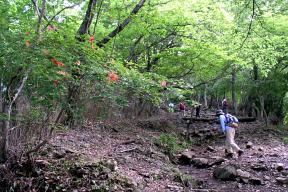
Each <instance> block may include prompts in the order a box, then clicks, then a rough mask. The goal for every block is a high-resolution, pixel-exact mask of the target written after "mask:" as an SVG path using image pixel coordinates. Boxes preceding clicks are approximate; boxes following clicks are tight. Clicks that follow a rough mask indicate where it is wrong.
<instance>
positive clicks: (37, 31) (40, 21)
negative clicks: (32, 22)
mask: <svg viewBox="0 0 288 192" xmlns="http://www.w3.org/2000/svg"><path fill="white" fill-rule="evenodd" d="M45 10H46V0H43V2H42V9H41V13H40V16H39V17H38V24H37V28H36V34H37V35H39V34H40V27H41V23H42V18H43V16H44V14H45Z"/></svg>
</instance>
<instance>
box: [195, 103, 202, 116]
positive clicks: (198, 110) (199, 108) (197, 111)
mask: <svg viewBox="0 0 288 192" xmlns="http://www.w3.org/2000/svg"><path fill="white" fill-rule="evenodd" d="M200 110H201V104H198V105H197V106H196V117H199V118H200Z"/></svg>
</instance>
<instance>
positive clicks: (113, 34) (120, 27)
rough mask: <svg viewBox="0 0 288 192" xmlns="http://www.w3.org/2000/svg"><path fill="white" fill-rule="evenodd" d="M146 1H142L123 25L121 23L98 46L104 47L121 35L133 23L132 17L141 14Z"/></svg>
mask: <svg viewBox="0 0 288 192" xmlns="http://www.w3.org/2000/svg"><path fill="white" fill-rule="evenodd" d="M145 1H146V0H140V1H139V2H138V4H137V5H136V6H135V7H134V9H133V10H132V11H131V13H130V15H129V16H128V17H127V18H126V19H125V20H124V21H123V22H122V23H120V24H119V25H118V26H117V27H116V28H115V29H114V30H113V31H112V32H111V33H109V35H107V36H106V37H104V38H103V39H102V40H101V41H99V42H97V45H98V46H99V47H104V45H105V44H106V43H108V42H109V41H110V40H111V39H112V38H113V37H115V36H116V35H117V34H119V33H120V32H121V31H122V30H123V29H124V28H125V27H126V26H127V25H128V24H129V23H130V22H131V21H132V17H133V16H134V15H136V14H137V13H138V12H139V10H140V9H141V8H142V7H143V5H144V3H145Z"/></svg>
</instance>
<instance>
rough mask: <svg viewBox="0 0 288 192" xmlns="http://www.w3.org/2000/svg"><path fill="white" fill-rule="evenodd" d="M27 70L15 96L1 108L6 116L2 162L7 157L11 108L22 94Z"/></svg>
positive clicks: (0, 157)
mask: <svg viewBox="0 0 288 192" xmlns="http://www.w3.org/2000/svg"><path fill="white" fill-rule="evenodd" d="M30 70H31V69H29V70H28V71H27V72H26V74H25V75H24V77H23V79H22V82H21V84H20V85H19V87H18V88H17V90H16V93H15V95H14V96H13V98H12V101H11V102H10V103H9V104H8V103H6V102H5V105H4V107H3V111H4V114H5V115H6V119H5V121H4V126H3V141H2V144H1V150H0V151H1V154H0V159H2V160H4V161H5V160H6V159H7V155H8V152H9V151H8V150H9V131H10V122H11V113H12V107H13V105H14V103H15V101H16V100H17V98H18V97H19V95H20V93H21V92H22V90H23V88H24V85H25V83H26V81H27V79H28V75H29V73H30Z"/></svg>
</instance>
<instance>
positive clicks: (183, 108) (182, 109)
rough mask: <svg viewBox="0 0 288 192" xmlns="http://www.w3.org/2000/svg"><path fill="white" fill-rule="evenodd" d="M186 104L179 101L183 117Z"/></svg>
mask: <svg viewBox="0 0 288 192" xmlns="http://www.w3.org/2000/svg"><path fill="white" fill-rule="evenodd" d="M185 108H186V107H185V104H184V102H180V103H179V109H180V114H181V116H182V117H184V116H185Z"/></svg>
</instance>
